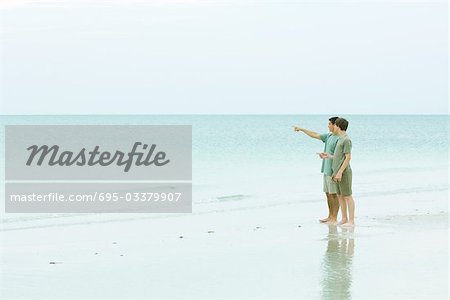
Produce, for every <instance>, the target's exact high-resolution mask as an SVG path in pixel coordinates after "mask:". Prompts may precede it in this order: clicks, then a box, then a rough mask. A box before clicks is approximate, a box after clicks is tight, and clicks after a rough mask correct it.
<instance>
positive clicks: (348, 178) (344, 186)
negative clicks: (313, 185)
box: [337, 169, 352, 196]
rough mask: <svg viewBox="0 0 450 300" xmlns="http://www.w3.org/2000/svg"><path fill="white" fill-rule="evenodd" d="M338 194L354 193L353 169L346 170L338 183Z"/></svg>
mask: <svg viewBox="0 0 450 300" xmlns="http://www.w3.org/2000/svg"><path fill="white" fill-rule="evenodd" d="M337 194H338V195H342V196H351V195H352V170H351V169H350V170H345V171H344V173H342V179H341V181H339V182H338V183H337Z"/></svg>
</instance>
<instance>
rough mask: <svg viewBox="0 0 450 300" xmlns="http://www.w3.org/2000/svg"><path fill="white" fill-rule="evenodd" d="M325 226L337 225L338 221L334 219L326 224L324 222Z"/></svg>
mask: <svg viewBox="0 0 450 300" xmlns="http://www.w3.org/2000/svg"><path fill="white" fill-rule="evenodd" d="M324 223H325V224H328V225H336V224H337V220H334V219H330V220H328V221H326V222H324Z"/></svg>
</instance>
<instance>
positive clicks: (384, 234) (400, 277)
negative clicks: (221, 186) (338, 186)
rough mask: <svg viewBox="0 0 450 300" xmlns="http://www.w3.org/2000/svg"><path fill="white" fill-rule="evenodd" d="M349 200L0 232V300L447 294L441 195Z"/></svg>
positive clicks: (444, 207)
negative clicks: (327, 221)
mask: <svg viewBox="0 0 450 300" xmlns="http://www.w3.org/2000/svg"><path fill="white" fill-rule="evenodd" d="M394 200H395V202H392V201H394ZM355 201H356V205H357V219H356V223H357V226H356V228H354V229H344V228H340V227H336V226H327V225H324V224H319V222H318V219H319V218H321V217H323V216H324V215H323V212H324V211H325V202H323V203H322V202H305V203H290V204H280V205H273V206H260V207H258V206H255V207H249V208H246V209H244V208H237V209H217V211H211V210H210V211H205V212H197V213H196V212H195V209H194V213H193V214H184V215H177V216H172V217H167V218H150V219H141V220H128V221H113V222H99V223H87V224H78V225H66V226H62V225H61V226H50V227H38V228H29V229H17V230H3V231H1V232H0V239H1V248H0V253H1V271H0V272H1V273H0V274H1V275H0V276H1V277H0V282H1V295H2V299H19V298H33V299H63V298H64V299H144V298H145V299H320V298H322V299H350V298H352V299H411V298H415V299H447V298H448V281H447V280H448V263H449V259H448V257H449V256H448V233H449V230H448V229H449V225H448V210H447V191H441V192H434V193H424V194H410V195H408V194H404V195H395V196H383V197H365V198H361V199H358V198H356V197H355ZM392 203H395V206H393V205H392Z"/></svg>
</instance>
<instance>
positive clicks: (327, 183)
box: [323, 174, 337, 194]
mask: <svg viewBox="0 0 450 300" xmlns="http://www.w3.org/2000/svg"><path fill="white" fill-rule="evenodd" d="M323 191H324V192H325V193H328V194H336V193H337V183H336V182H334V181H333V179H332V177H331V176H329V175H325V174H323Z"/></svg>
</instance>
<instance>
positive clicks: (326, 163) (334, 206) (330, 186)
mask: <svg viewBox="0 0 450 300" xmlns="http://www.w3.org/2000/svg"><path fill="white" fill-rule="evenodd" d="M336 119H338V117H332V118H330V119H328V129H329V131H330V132H329V133H324V134H318V133H316V132H313V131H310V130H308V129H305V128H301V127H299V126H294V130H295V131H302V132H303V133H305V134H306V135H308V136H309V137H312V138H315V139H318V140H321V141H322V142H324V143H325V149H324V152H325V153H328V154H330V155H333V154H334V149H335V147H336V144H337V142H338V140H339V136H338V135H337V127H336V126H335V125H334V123H335V121H336ZM335 132H336V133H335ZM319 155H320V156H321V158H322V156H323V153H320V154H319ZM331 164H332V160H330V159H324V160H323V161H322V169H321V172H322V173H323V191H324V192H325V195H326V197H327V203H328V217H327V218H325V219H321V220H319V221H320V222H321V223H326V224H335V223H336V222H337V215H338V211H339V201H338V198H337V196H336V193H337V184H336V182H334V181H333V180H332V177H331V175H332V170H331Z"/></svg>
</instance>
